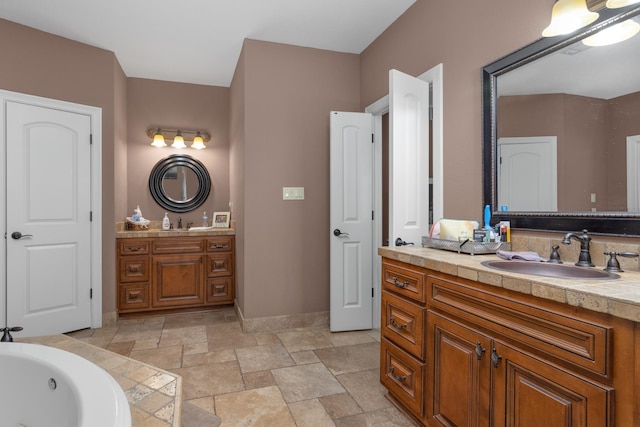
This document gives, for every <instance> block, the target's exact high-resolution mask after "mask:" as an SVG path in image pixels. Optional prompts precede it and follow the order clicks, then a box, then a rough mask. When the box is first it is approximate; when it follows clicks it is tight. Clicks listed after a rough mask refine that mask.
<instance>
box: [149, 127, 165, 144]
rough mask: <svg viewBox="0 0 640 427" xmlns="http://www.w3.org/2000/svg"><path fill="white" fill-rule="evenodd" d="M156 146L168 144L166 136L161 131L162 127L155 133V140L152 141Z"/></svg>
mask: <svg viewBox="0 0 640 427" xmlns="http://www.w3.org/2000/svg"><path fill="white" fill-rule="evenodd" d="M151 145H153V146H154V147H166V146H167V144H166V143H165V142H164V136H162V134H161V133H160V129H158V131H157V132H156V134H155V135H153V142H152V143H151Z"/></svg>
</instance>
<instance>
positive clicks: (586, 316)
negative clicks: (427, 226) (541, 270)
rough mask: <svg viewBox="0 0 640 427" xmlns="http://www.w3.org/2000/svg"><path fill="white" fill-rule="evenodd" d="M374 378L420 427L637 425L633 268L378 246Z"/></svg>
mask: <svg viewBox="0 0 640 427" xmlns="http://www.w3.org/2000/svg"><path fill="white" fill-rule="evenodd" d="M379 254H380V255H382V257H383V258H382V276H381V277H382V322H381V325H382V326H381V336H382V339H381V350H380V351H381V355H380V356H381V357H380V365H381V366H380V380H381V382H382V384H383V385H384V386H385V387H386V388H387V389H388V391H389V396H390V398H391V399H392V400H393V401H394V402H395V403H397V404H398V405H399V406H400V407H402V408H403V409H405V411H406V412H407V413H409V414H410V415H412V417H413V418H415V420H417V421H418V422H420V423H421V424H423V425H426V426H457V427H463V426H490V425H491V426H516V425H520V426H522V425H548V426H572V427H577V426H584V427H596V426H597V427H602V426H619V427H627V426H633V425H640V419H639V418H638V417H639V415H638V414H640V400H639V399H638V395H639V393H640V355H638V354H636V353H638V352H640V323H638V322H640V292H639V291H638V289H640V273H638V272H628V273H627V272H625V273H620V276H621V277H620V278H619V279H617V280H600V281H598V280H584V279H557V278H549V277H541V276H530V275H523V274H515V273H509V272H502V271H497V270H492V269H490V268H488V267H485V266H483V265H482V264H481V262H482V261H486V260H490V259H498V257H496V256H494V255H482V256H469V255H464V254H462V255H460V254H457V253H454V252H445V251H438V250H435V249H428V248H409V247H403V248H381V249H379Z"/></svg>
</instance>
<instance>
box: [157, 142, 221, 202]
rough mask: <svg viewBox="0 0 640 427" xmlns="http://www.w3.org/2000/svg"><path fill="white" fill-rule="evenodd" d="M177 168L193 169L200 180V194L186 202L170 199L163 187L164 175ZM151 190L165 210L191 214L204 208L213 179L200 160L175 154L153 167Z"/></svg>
mask: <svg viewBox="0 0 640 427" xmlns="http://www.w3.org/2000/svg"><path fill="white" fill-rule="evenodd" d="M177 166H185V167H187V168H189V169H191V170H192V171H193V172H194V173H195V174H196V177H197V178H198V184H199V186H198V192H197V193H196V195H195V196H194V197H193V198H192V199H190V200H187V201H185V202H182V201H175V200H173V199H171V198H170V197H168V196H167V194H166V193H165V191H164V187H163V185H162V179H163V177H164V174H165V173H166V172H167V171H168V170H170V169H172V168H174V167H177ZM149 190H151V195H152V196H153V199H154V200H155V201H156V203H158V204H159V205H160V206H162V207H163V208H165V209H167V210H169V211H171V212H180V213H182V212H189V211H192V210H194V209H197V208H198V207H200V206H202V204H203V203H204V202H205V200H207V197H209V192H210V191H211V178H210V177H209V172H208V171H207V168H205V167H204V165H203V164H202V163H200V162H199V161H198V160H196V159H194V158H193V157H190V156H187V155H185V154H174V155H171V156H169V157H167V158H166V159H162V160H160V161H159V162H158V163H156V165H155V166H154V167H153V169H152V170H151V174H150V175H149Z"/></svg>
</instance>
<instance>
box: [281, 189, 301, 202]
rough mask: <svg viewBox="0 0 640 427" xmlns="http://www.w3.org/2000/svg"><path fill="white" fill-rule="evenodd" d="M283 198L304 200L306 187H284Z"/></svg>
mask: <svg viewBox="0 0 640 427" xmlns="http://www.w3.org/2000/svg"><path fill="white" fill-rule="evenodd" d="M282 200H304V187H282Z"/></svg>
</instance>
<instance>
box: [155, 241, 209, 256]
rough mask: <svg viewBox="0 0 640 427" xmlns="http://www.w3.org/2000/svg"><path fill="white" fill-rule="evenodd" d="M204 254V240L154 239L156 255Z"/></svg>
mask: <svg viewBox="0 0 640 427" xmlns="http://www.w3.org/2000/svg"><path fill="white" fill-rule="evenodd" d="M198 252H204V241H203V240H202V239H172V238H167V239H162V238H159V239H154V240H153V253H154V254H192V253H198Z"/></svg>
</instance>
